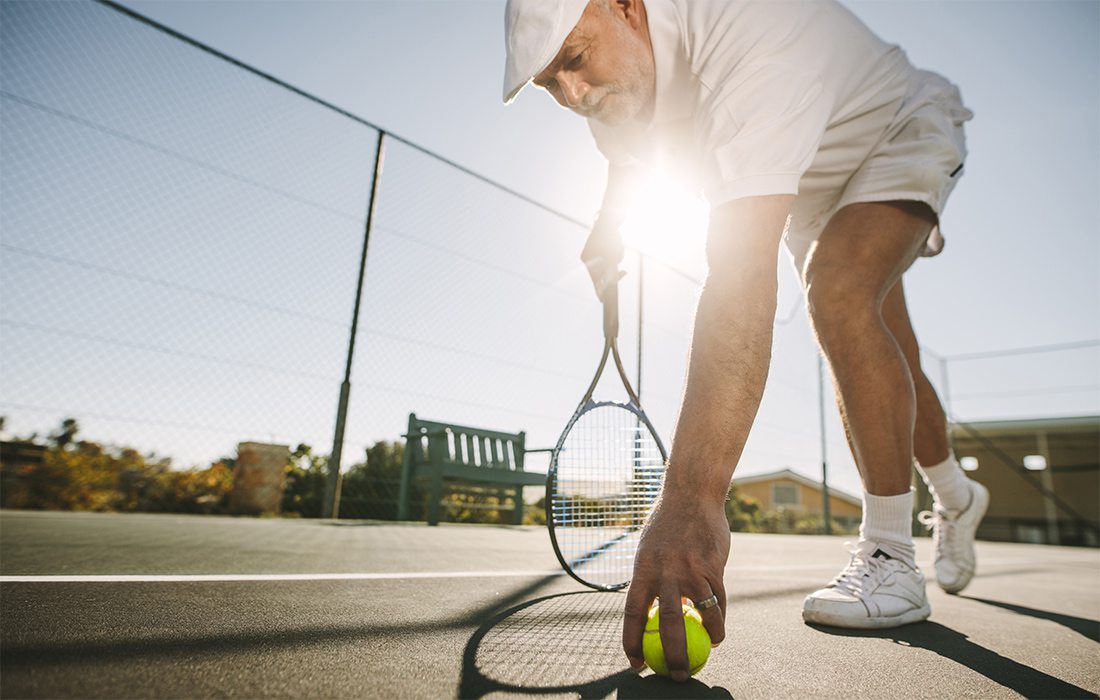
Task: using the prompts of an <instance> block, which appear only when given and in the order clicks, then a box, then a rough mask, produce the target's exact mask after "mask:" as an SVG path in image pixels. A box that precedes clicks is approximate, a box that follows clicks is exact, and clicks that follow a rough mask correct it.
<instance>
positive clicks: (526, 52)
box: [504, 0, 588, 104]
mask: <svg viewBox="0 0 1100 700" xmlns="http://www.w3.org/2000/svg"><path fill="white" fill-rule="evenodd" d="M587 6H588V0H508V5H507V7H505V8H504V47H505V49H506V50H507V52H508V57H507V59H506V62H505V64H504V104H509V103H510V102H511V101H512V100H514V99H516V95H518V94H519V91H520V90H522V89H523V88H524V86H526V85H527V83H529V82H531V79H532V78H534V77H535V76H536V75H538V74H539V73H541V72H542V71H544V70H546V67H547V66H548V65H550V61H553V60H554V56H557V55H558V51H560V50H561V45H562V44H564V43H565V38H566V37H567V36H569V32H571V31H573V27H575V26H577V22H579V21H580V19H581V15H583V14H584V8H585V7H587Z"/></svg>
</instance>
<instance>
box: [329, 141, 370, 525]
mask: <svg viewBox="0 0 1100 700" xmlns="http://www.w3.org/2000/svg"><path fill="white" fill-rule="evenodd" d="M385 142H386V132H385V131H382V130H379V131H378V145H377V146H376V148H375V151H374V177H373V179H372V180H371V188H370V201H369V202H368V204H367V223H366V226H364V228H363V252H362V254H361V255H360V257H359V282H358V284H357V286H356V288H355V310H354V311H352V314H351V337H350V338H349V339H348V361H347V364H346V366H345V367H344V382H343V383H342V384H341V385H340V402H339V404H338V405H337V408H336V431H335V433H334V434H333V436H332V455H331V456H330V457H329V460H328V480H327V481H326V483H325V499H324V501H322V503H321V517H323V518H335V517H337V516H338V515H339V513H340V510H339V508H340V507H339V503H338V500H339V498H340V493H339V489H338V486H339V481H340V460H341V458H342V457H343V451H344V426H345V424H346V422H347V418H348V398H349V397H350V395H351V362H352V359H353V358H354V357H355V334H356V333H357V332H358V330H359V306H360V304H361V303H362V301H363V278H364V276H365V275H366V272H367V245H368V243H369V242H370V231H371V224H372V222H373V220H374V211H375V209H376V207H377V204H378V185H379V182H380V181H381V179H382V178H381V175H382V156H383V152H384V148H385Z"/></svg>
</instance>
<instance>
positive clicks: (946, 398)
mask: <svg viewBox="0 0 1100 700" xmlns="http://www.w3.org/2000/svg"><path fill="white" fill-rule="evenodd" d="M940 381H941V382H942V383H943V407H944V412H945V413H946V414H947V443H948V446H949V447H950V448H951V453H952V454H954V453H955V429H954V428H953V427H952V422H953V419H952V416H954V415H955V414H954V412H953V411H952V409H951V385H950V384H949V383H948V381H947V358H946V357H941V358H940Z"/></svg>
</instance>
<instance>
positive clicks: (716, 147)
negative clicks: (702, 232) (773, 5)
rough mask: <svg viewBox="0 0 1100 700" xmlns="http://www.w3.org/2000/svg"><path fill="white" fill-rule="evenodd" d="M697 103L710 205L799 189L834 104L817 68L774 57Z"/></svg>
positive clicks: (743, 70) (742, 72)
mask: <svg viewBox="0 0 1100 700" xmlns="http://www.w3.org/2000/svg"><path fill="white" fill-rule="evenodd" d="M702 106H703V110H702V113H701V114H700V115H699V117H700V119H699V122H698V124H699V130H700V133H699V144H700V147H701V153H702V157H703V165H704V173H703V177H704V180H703V187H704V191H705V192H706V196H707V200H708V201H709V202H710V204H711V206H715V205H718V204H722V203H724V202H729V201H733V200H735V199H741V198H744V197H756V196H762V195H774V194H798V181H799V180H800V179H801V177H802V174H803V173H804V172H806V170H807V169H808V168H809V167H810V163H811V162H812V161H813V159H814V155H815V154H816V153H817V148H818V146H819V145H820V143H821V138H822V136H823V135H824V133H825V127H826V125H827V124H828V121H829V113H830V111H831V108H832V107H831V105H830V104H829V100H828V97H827V95H826V94H825V90H824V89H823V86H822V83H821V79H820V78H819V77H818V76H817V75H816V74H815V73H813V72H808V71H806V70H805V69H798V68H794V67H792V66H788V65H785V64H780V63H767V64H762V65H757V66H747V67H743V68H740V69H739V70H737V71H736V74H735V75H734V76H731V77H730V78H729V79H728V80H724V81H722V84H721V87H720V88H719V89H717V90H715V92H714V93H713V94H712V95H711V97H710V98H709V99H707V100H706V101H705V102H704V104H703V105H702Z"/></svg>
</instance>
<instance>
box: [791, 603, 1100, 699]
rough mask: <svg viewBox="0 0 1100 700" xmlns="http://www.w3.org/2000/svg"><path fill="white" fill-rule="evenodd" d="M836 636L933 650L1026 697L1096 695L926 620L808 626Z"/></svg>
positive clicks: (960, 633) (1084, 696)
mask: <svg viewBox="0 0 1100 700" xmlns="http://www.w3.org/2000/svg"><path fill="white" fill-rule="evenodd" d="M810 627H812V628H813V629H815V630H817V631H818V632H824V633H825V634H831V635H834V636H838V637H877V638H880V639H883V640H886V641H889V642H892V643H894V644H900V645H902V646H907V647H916V648H919V649H927V650H929V651H933V652H935V653H937V654H939V655H940V656H942V657H944V658H945V659H950V660H952V661H954V662H956V663H958V664H959V665H961V666H964V667H966V668H967V669H970V670H971V671H973V672H975V673H980V674H981V675H983V676H985V677H986V678H988V679H989V680H991V681H993V682H994V683H998V684H1000V685H1002V686H1004V687H1005V688H1007V689H1009V690H1014V691H1015V692H1017V693H1019V694H1020V695H1022V696H1024V697H1027V698H1095V697H1096V694H1095V693H1093V692H1091V691H1088V690H1085V689H1084V688H1081V687H1078V686H1076V685H1074V684H1072V683H1068V682H1066V681H1064V680H1062V679H1061V678H1057V677H1055V676H1052V675H1050V674H1048V673H1044V672H1042V671H1040V670H1039V669H1037V668H1033V667H1031V666H1028V665H1026V664H1022V663H1020V662H1019V661H1015V660H1014V659H1010V658H1008V657H1006V656H1002V655H1001V654H998V653H997V652H995V651H993V650H992V649H986V648H985V647H983V646H982V645H980V644H976V643H974V642H972V641H970V638H969V637H967V636H966V635H965V634H963V633H962V632H958V631H956V630H953V629H951V628H950V627H946V626H944V625H941V624H939V623H938V622H932V621H925V622H921V623H918V624H915V625H905V626H903V627H896V628H894V629H885V630H851V629H840V628H836V627H825V626H823V625H810Z"/></svg>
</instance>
